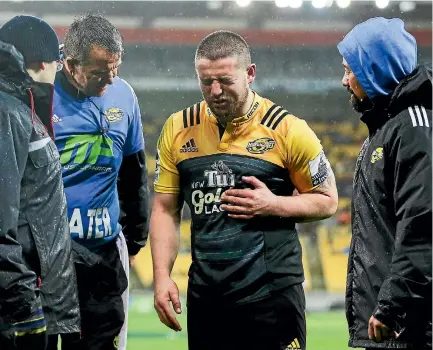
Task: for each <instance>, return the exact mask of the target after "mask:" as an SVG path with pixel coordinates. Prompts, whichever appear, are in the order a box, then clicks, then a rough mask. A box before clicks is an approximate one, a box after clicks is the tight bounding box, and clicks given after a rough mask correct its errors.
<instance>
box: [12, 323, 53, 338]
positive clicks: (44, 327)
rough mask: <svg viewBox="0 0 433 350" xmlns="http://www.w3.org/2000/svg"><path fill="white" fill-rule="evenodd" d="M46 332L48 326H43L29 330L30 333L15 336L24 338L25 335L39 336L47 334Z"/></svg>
mask: <svg viewBox="0 0 433 350" xmlns="http://www.w3.org/2000/svg"><path fill="white" fill-rule="evenodd" d="M46 330H47V326H43V327H39V328H33V329H30V330H28V331H18V332H15V336H17V337H22V336H24V335H29V334H39V333H42V332H45V331H46Z"/></svg>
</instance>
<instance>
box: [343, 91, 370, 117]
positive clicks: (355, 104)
mask: <svg viewBox="0 0 433 350" xmlns="http://www.w3.org/2000/svg"><path fill="white" fill-rule="evenodd" d="M347 91H348V92H349V94H350V104H351V105H352V108H353V109H354V110H355V111H356V112H358V113H364V112H365V111H368V110H369V109H371V108H372V107H373V104H372V102H371V100H370V98H368V96H366V97H365V98H363V99H362V100H361V99H359V98H358V97H356V95H355V94H354V93H353V91H352V90H351V89H350V88H347Z"/></svg>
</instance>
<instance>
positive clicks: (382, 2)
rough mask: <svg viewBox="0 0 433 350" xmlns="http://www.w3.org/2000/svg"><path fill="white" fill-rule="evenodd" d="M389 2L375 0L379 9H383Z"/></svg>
mask: <svg viewBox="0 0 433 350" xmlns="http://www.w3.org/2000/svg"><path fill="white" fill-rule="evenodd" d="M388 4H389V0H376V6H377V7H378V8H380V9H384V8H385V7H387V6H388Z"/></svg>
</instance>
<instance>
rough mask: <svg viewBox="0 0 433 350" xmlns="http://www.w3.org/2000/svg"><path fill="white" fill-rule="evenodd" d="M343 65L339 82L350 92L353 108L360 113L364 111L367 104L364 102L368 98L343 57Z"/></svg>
mask: <svg viewBox="0 0 433 350" xmlns="http://www.w3.org/2000/svg"><path fill="white" fill-rule="evenodd" d="M343 67H344V76H343V79H342V81H341V83H342V85H343V86H344V87H345V88H346V89H347V91H348V92H349V94H350V103H351V105H352V107H353V109H354V110H355V111H357V112H360V113H362V112H364V111H365V106H366V105H367V103H366V102H367V101H368V100H369V98H368V96H367V94H366V93H365V91H364V89H363V88H362V86H361V85H360V84H359V82H358V79H356V76H355V74H354V73H353V72H352V70H351V69H350V67H349V65H348V64H347V62H346V60H345V59H344V58H343ZM364 101H365V102H364Z"/></svg>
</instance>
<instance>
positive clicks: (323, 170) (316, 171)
mask: <svg viewBox="0 0 433 350" xmlns="http://www.w3.org/2000/svg"><path fill="white" fill-rule="evenodd" d="M308 166H309V168H310V175H311V182H312V184H313V186H317V185H320V184H321V183H322V182H323V181H325V180H326V178H327V177H328V160H327V159H326V156H325V152H323V151H322V152H320V153H319V155H318V156H317V157H316V158H314V159H313V160H310V161H309V162H308Z"/></svg>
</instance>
